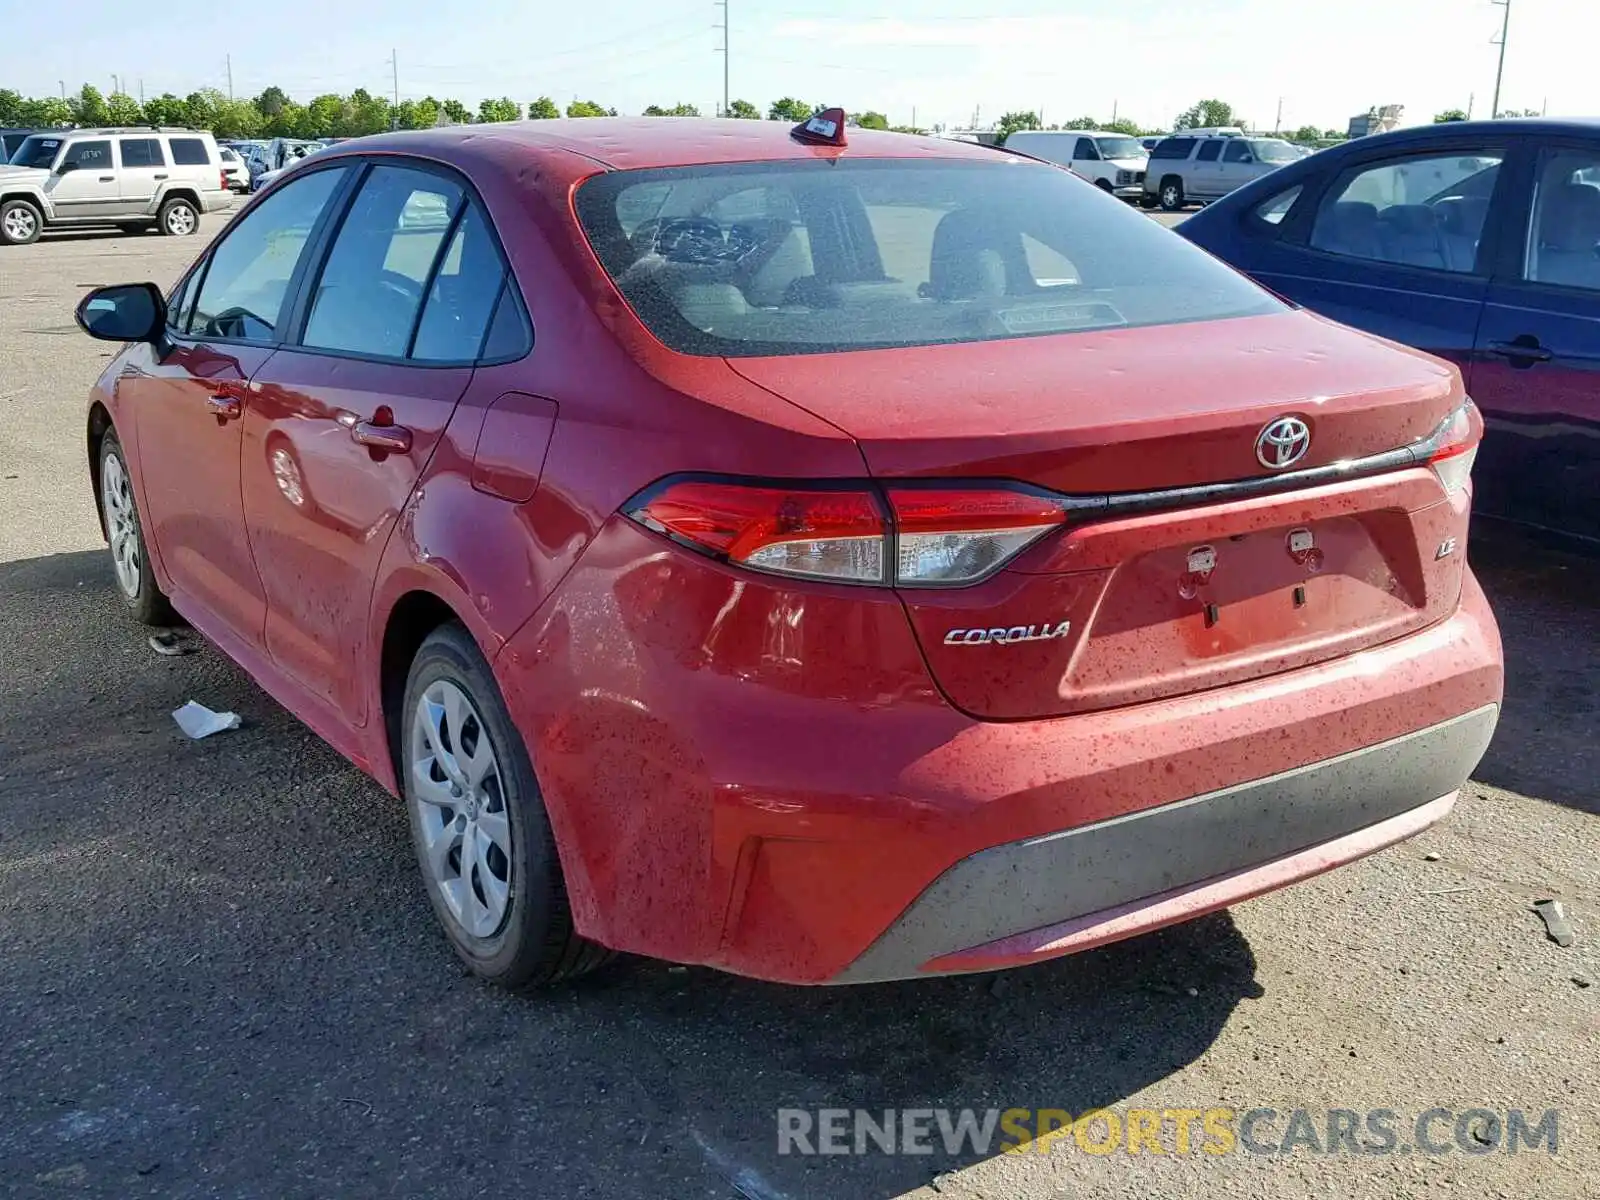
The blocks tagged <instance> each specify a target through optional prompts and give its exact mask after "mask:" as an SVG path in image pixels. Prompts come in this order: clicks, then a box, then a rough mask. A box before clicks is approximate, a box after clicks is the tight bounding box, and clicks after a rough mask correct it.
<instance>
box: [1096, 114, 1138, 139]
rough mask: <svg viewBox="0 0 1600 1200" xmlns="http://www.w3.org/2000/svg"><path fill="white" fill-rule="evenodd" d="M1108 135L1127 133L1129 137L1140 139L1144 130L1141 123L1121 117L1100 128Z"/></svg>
mask: <svg viewBox="0 0 1600 1200" xmlns="http://www.w3.org/2000/svg"><path fill="white" fill-rule="evenodd" d="M1100 128H1101V129H1104V130H1105V131H1106V132H1107V133H1125V134H1127V135H1128V136H1129V137H1139V136H1141V135H1142V134H1143V133H1144V130H1143V129H1141V128H1140V127H1139V122H1137V121H1130V120H1128V118H1127V117H1119V118H1117V120H1115V121H1107V122H1106V123H1105V124H1104V125H1102V126H1101V127H1100Z"/></svg>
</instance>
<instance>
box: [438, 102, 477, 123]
mask: <svg viewBox="0 0 1600 1200" xmlns="http://www.w3.org/2000/svg"><path fill="white" fill-rule="evenodd" d="M439 107H440V109H442V110H443V112H444V115H445V116H446V117H448V118H449V120H450V123H451V124H452V125H465V124H466V123H467V122H468V121H470V120H472V114H471V113H469V112H468V111H467V106H466V105H465V104H463V103H461V101H459V100H446V101H445V102H444V103H443V104H441V105H440V106H439Z"/></svg>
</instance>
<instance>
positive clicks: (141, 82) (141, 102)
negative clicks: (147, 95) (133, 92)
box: [139, 79, 144, 108]
mask: <svg viewBox="0 0 1600 1200" xmlns="http://www.w3.org/2000/svg"><path fill="white" fill-rule="evenodd" d="M139 107H140V108H143V107H144V80H143V79H141V80H139Z"/></svg>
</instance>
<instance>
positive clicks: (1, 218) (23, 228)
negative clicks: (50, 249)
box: [0, 200, 44, 246]
mask: <svg viewBox="0 0 1600 1200" xmlns="http://www.w3.org/2000/svg"><path fill="white" fill-rule="evenodd" d="M43 229H44V221H43V219H42V218H41V217H40V216H39V210H38V209H37V208H35V207H34V206H33V205H31V204H29V203H28V202H27V201H26V200H7V201H6V202H5V203H4V204H0V241H3V242H5V243H6V245H8V246H26V245H27V244H28V243H29V242H36V241H38V240H39V234H40V232H41V231H42V230H43Z"/></svg>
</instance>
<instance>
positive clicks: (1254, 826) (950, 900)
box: [834, 705, 1499, 983]
mask: <svg viewBox="0 0 1600 1200" xmlns="http://www.w3.org/2000/svg"><path fill="white" fill-rule="evenodd" d="M1498 713H1499V709H1498V706H1496V705H1486V706H1484V707H1483V708H1480V709H1477V710H1475V711H1473V712H1470V713H1466V714H1464V715H1462V716H1459V717H1454V718H1452V719H1451V720H1448V721H1443V722H1441V723H1439V724H1437V725H1433V726H1430V727H1428V728H1426V729H1420V730H1417V731H1416V732H1414V733H1408V734H1405V735H1403V736H1401V737H1398V738H1393V739H1391V740H1390V741H1387V742H1383V743H1381V744H1379V745H1376V746H1368V747H1366V748H1364V749H1361V750H1356V751H1353V752H1351V753H1349V754H1343V755H1339V756H1338V757H1336V758H1332V759H1327V760H1325V761H1323V762H1318V763H1312V764H1310V765H1309V766H1304V767H1296V768H1295V769H1293V770H1290V771H1284V772H1282V773H1280V774H1276V775H1271V776H1268V777H1267V778H1265V779H1258V780H1253V781H1251V782H1249V783H1244V784H1238V785H1236V786H1234V787H1230V788H1223V789H1221V790H1219V791H1216V792H1211V793H1209V794H1207V795H1204V796H1196V797H1193V798H1192V799H1188V800H1180V801H1177V802H1176V803H1173V804H1166V805H1162V806H1161V807H1159V808H1154V809H1147V810H1145V811H1143V812H1138V813H1133V814H1130V815H1128V816H1125V817H1114V818H1112V819H1111V820H1109V821H1101V822H1097V823H1095V824H1093V825H1086V826H1082V827H1079V828H1077V829H1069V830H1065V831H1063V832H1061V833H1055V834H1049V835H1047V836H1045V837H1041V838H1029V839H1025V840H1023V841H1018V842H1009V843H1007V844H1005V845H1001V846H993V847H990V848H989V849H987V850H983V851H980V852H979V853H977V854H974V855H972V856H970V857H968V858H965V859H963V860H962V861H961V862H959V863H957V864H956V865H955V866H953V867H951V868H950V869H949V870H948V871H946V872H945V873H944V874H943V875H941V876H940V877H939V878H938V879H936V880H935V881H934V882H933V884H932V885H931V886H930V887H928V888H927V890H925V891H924V892H923V893H922V894H921V895H920V896H918V897H917V899H916V901H915V902H914V903H913V904H912V905H911V907H910V908H908V909H907V910H906V911H905V913H904V914H902V915H901V917H900V918H899V919H898V920H897V921H895V923H894V924H893V925H891V926H890V927H889V928H888V929H887V930H886V931H885V932H884V934H883V936H882V937H880V938H879V939H878V940H877V941H876V942H874V943H873V944H872V946H871V947H870V948H869V949H868V950H867V952H866V953H865V954H863V955H862V956H861V957H860V958H858V959H856V960H855V962H853V963H851V964H850V966H849V967H847V968H846V969H845V970H844V972H843V973H841V974H840V975H838V976H837V977H836V978H835V980H834V982H837V983H864V982H872V981H876V980H886V979H902V978H906V977H908V976H913V975H917V974H921V973H924V972H936V973H943V972H958V971H978V970H987V969H992V968H995V967H1004V966H1015V965H1018V964H1021V963H1027V962H1035V961H1039V960H1042V959H1045V958H1053V957H1055V956H1057V955H1061V954H1068V953H1072V952H1073V951H1077V950H1084V949H1088V948H1089V947H1091V946H1095V945H1100V944H1102V943H1104V942H1108V941H1115V940H1116V939H1118V938H1123V937H1129V936H1131V935H1133V934H1136V933H1142V932H1144V931H1146V930H1149V929H1155V928H1159V927H1160V926H1162V925H1169V924H1172V923H1173V922H1174V921H1180V920H1186V919H1188V918H1189V917H1193V916H1198V915H1200V914H1201V913H1203V912H1208V911H1210V910H1212V909H1215V908H1221V907H1225V906H1226V905H1228V904H1232V903H1235V902H1237V901H1241V900H1246V899H1249V898H1250V897H1251V896H1257V895H1260V894H1261V893H1263V892H1267V891H1271V890H1272V889H1274V888H1278V887H1282V886H1284V885H1285V884H1288V883H1292V882H1294V881H1296V880H1298V879H1304V878H1306V877H1307V876H1310V875H1315V874H1318V873H1320V872H1322V871H1326V870H1329V869H1331V868H1333V867H1336V866H1338V865H1340V864H1341V863H1346V862H1350V861H1352V860H1353V859H1357V858H1360V857H1362V856H1363V855H1366V854H1371V853H1373V852H1374V851H1376V850H1381V849H1383V848H1384V847H1385V846H1389V845H1393V844H1394V843H1395V842H1397V841H1400V840H1402V839H1404V838H1407V837H1410V836H1412V835H1413V834H1415V833H1418V832H1419V831H1421V830H1422V829H1425V828H1426V827H1427V826H1429V825H1431V824H1433V822H1435V821H1437V820H1439V819H1440V818H1442V817H1443V816H1445V815H1446V814H1447V813H1448V812H1449V811H1450V807H1451V806H1452V805H1453V804H1454V802H1455V793H1456V791H1457V790H1458V789H1459V788H1460V786H1461V784H1462V783H1463V782H1464V781H1465V779H1466V775H1467V773H1468V772H1469V771H1470V770H1471V769H1472V767H1473V766H1474V765H1476V764H1477V762H1478V760H1479V759H1480V758H1482V756H1483V752H1484V751H1485V750H1486V749H1487V748H1488V745H1489V739H1490V737H1491V736H1492V735H1493V733H1494V727H1495V720H1496V718H1497V716H1498Z"/></svg>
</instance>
